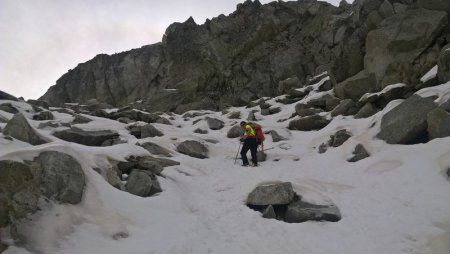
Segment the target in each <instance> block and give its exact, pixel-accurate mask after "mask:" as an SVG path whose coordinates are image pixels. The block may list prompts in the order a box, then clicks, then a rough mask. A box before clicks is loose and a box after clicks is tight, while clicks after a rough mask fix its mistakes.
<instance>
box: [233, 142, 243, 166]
mask: <svg viewBox="0 0 450 254" xmlns="http://www.w3.org/2000/svg"><path fill="white" fill-rule="evenodd" d="M241 145H242V142H239V147H238V150H237V153H236V158H235V159H234V165H236V161H237V157H238V155H239V150H241Z"/></svg>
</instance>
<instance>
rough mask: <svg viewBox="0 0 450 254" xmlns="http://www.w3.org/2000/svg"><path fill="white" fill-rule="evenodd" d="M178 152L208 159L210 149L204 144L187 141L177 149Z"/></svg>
mask: <svg viewBox="0 0 450 254" xmlns="http://www.w3.org/2000/svg"><path fill="white" fill-rule="evenodd" d="M177 150H178V152H180V153H182V154H186V155H188V156H191V157H194V158H199V159H205V158H208V157H209V155H208V152H209V151H208V148H207V147H206V146H205V145H203V144H202V143H200V142H198V141H195V140H186V141H183V142H181V143H180V144H179V145H178V147H177Z"/></svg>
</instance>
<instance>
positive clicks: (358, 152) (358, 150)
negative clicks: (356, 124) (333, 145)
mask: <svg viewBox="0 0 450 254" xmlns="http://www.w3.org/2000/svg"><path fill="white" fill-rule="evenodd" d="M369 156H370V154H369V153H368V152H367V150H366V149H365V148H364V146H363V145H361V144H358V145H357V146H356V147H355V150H354V151H353V157H351V158H350V159H348V160H347V161H348V162H357V161H360V160H362V159H365V158H367V157H369Z"/></svg>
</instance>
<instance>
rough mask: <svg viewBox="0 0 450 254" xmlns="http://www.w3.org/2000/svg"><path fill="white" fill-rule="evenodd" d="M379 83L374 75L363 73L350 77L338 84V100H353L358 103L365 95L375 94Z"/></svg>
mask: <svg viewBox="0 0 450 254" xmlns="http://www.w3.org/2000/svg"><path fill="white" fill-rule="evenodd" d="M376 90H378V89H377V83H376V79H375V75H374V74H368V73H367V72H365V71H361V72H359V73H358V74H356V75H355V76H353V77H350V78H348V79H346V80H344V81H342V82H341V83H339V84H337V85H336V86H335V88H334V92H335V94H336V96H337V97H338V98H341V99H352V100H353V101H358V100H359V98H361V96H363V95H364V94H365V93H372V92H375V91H376Z"/></svg>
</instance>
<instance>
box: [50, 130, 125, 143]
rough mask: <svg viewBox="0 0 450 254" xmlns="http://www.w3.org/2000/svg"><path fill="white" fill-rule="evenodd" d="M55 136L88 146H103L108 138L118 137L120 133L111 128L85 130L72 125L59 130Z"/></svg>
mask: <svg viewBox="0 0 450 254" xmlns="http://www.w3.org/2000/svg"><path fill="white" fill-rule="evenodd" d="M53 136H55V137H57V138H60V139H62V140H65V141H69V142H74V143H78V144H82V145H86V146H101V145H102V144H103V142H105V141H106V140H109V139H114V138H118V137H119V134H118V133H117V132H114V131H110V130H101V131H85V130H82V129H79V128H76V127H72V128H70V129H67V130H62V131H57V132H55V133H54V134H53Z"/></svg>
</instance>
